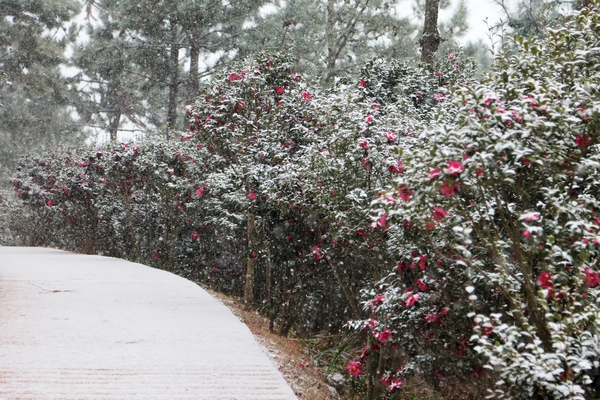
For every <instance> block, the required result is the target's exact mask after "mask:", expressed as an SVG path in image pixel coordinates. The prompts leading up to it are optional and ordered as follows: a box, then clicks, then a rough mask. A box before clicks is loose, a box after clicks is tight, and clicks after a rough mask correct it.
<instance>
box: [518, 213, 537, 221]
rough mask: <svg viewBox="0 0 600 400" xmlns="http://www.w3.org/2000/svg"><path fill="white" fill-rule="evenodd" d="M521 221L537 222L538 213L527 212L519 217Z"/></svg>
mask: <svg viewBox="0 0 600 400" xmlns="http://www.w3.org/2000/svg"><path fill="white" fill-rule="evenodd" d="M521 219H522V220H524V221H527V222H531V221H538V220H539V219H540V213H539V212H529V213H525V214H523V215H521Z"/></svg>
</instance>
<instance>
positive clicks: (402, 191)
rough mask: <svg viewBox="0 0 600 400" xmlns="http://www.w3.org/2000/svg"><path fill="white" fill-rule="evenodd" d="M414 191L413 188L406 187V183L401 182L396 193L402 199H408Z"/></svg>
mask: <svg viewBox="0 0 600 400" xmlns="http://www.w3.org/2000/svg"><path fill="white" fill-rule="evenodd" d="M414 193H415V191H414V190H412V189H411V188H409V187H408V185H407V184H402V185H400V187H399V188H398V195H399V196H400V198H401V199H402V200H404V201H410V199H411V197H412V195H413V194H414Z"/></svg>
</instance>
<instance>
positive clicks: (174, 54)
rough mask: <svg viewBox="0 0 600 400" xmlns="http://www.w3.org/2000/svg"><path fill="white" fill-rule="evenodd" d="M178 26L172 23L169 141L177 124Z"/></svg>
mask: <svg viewBox="0 0 600 400" xmlns="http://www.w3.org/2000/svg"><path fill="white" fill-rule="evenodd" d="M177 39H178V38H177V24H176V23H175V21H171V54H170V57H169V58H170V59H169V64H170V65H169V68H170V69H171V71H170V73H171V81H170V82H169V107H168V110H167V135H166V137H167V139H169V137H170V136H171V132H173V131H174V130H175V124H176V123H177V95H178V92H179V47H180V45H179V41H178V40H177Z"/></svg>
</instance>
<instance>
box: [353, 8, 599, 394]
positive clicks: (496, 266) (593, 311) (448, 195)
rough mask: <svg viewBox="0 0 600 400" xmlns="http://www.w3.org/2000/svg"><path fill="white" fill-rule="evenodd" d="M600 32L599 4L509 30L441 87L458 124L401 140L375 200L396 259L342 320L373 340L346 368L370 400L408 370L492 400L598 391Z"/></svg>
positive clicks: (393, 387) (391, 390) (396, 388)
mask: <svg viewBox="0 0 600 400" xmlns="http://www.w3.org/2000/svg"><path fill="white" fill-rule="evenodd" d="M592 7H596V6H595V5H593V6H592ZM599 36H600V18H599V16H598V12H597V9H596V8H594V9H593V10H590V9H586V10H584V11H582V12H580V13H577V14H575V15H573V16H571V17H569V18H568V20H567V22H566V24H565V25H564V26H560V27H555V28H548V30H547V34H546V37H545V38H543V39H540V40H536V39H528V40H526V39H523V38H520V37H515V38H514V40H513V41H512V42H511V44H510V46H507V52H506V53H504V54H500V55H499V56H498V58H497V59H496V61H495V65H494V67H493V71H492V72H491V73H490V74H489V76H488V77H487V78H485V79H484V80H483V81H482V82H481V83H477V84H475V83H470V84H468V85H463V86H462V87H457V88H455V90H453V91H452V93H450V94H449V96H451V97H452V103H453V107H456V113H455V116H454V118H453V120H452V121H450V122H445V123H433V124H432V125H431V126H430V128H429V129H425V130H421V131H419V132H416V133H415V135H414V136H415V138H414V140H412V141H407V142H405V143H404V144H403V145H402V146H400V147H399V148H398V151H399V155H398V159H399V161H400V162H402V164H403V170H402V173H401V174H398V175H397V176H396V177H395V183H394V185H393V186H391V187H389V188H388V189H387V190H385V191H384V192H383V193H382V196H381V197H380V198H379V199H378V201H377V203H376V204H377V205H376V207H377V208H378V209H379V213H378V217H377V218H378V219H379V220H385V221H386V223H387V224H388V225H389V226H388V228H387V230H386V232H387V235H388V251H390V252H393V253H394V254H396V255H397V257H398V263H397V266H396V267H395V268H394V270H393V272H392V273H390V274H389V275H388V276H387V277H385V278H384V279H382V280H381V281H380V282H379V283H378V284H377V285H375V286H374V288H373V289H371V290H367V291H365V292H364V295H365V296H366V299H365V303H364V305H365V310H366V311H368V312H369V314H370V318H368V319H364V320H362V321H356V322H352V323H350V325H351V326H352V327H354V328H355V329H357V330H358V331H359V332H363V333H366V334H367V338H368V339H367V342H366V347H365V350H364V352H363V354H362V356H361V357H360V358H359V359H355V360H353V361H351V362H350V364H349V365H348V371H349V373H350V374H351V375H353V376H355V377H357V378H356V382H357V384H358V383H359V382H363V384H364V385H365V386H366V387H367V388H368V389H367V390H369V392H370V393H371V394H372V393H375V392H376V391H377V387H375V389H373V386H375V385H376V384H374V383H373V381H372V380H373V378H376V379H377V380H378V383H377V384H379V385H383V386H384V387H385V389H384V390H383V391H382V392H381V397H382V398H395V397H397V396H400V395H401V392H402V389H401V387H402V385H403V381H404V380H405V379H406V377H409V376H411V375H415V374H421V375H423V376H425V377H427V378H428V379H430V380H431V381H432V382H433V383H434V384H436V385H438V387H440V386H441V385H443V384H444V383H447V382H449V380H448V379H447V378H450V377H451V378H453V380H454V381H455V382H456V381H458V382H460V381H462V382H464V383H465V387H467V386H471V387H473V388H477V387H480V388H482V389H487V392H488V395H489V396H490V397H497V398H504V397H507V398H523V399H532V398H539V399H542V398H543V399H547V398H554V399H584V398H597V397H598V395H599V394H600V393H599V389H598V388H599V387H600V376H599V373H600V336H599V328H600V319H599V318H600V308H599V306H600V305H599V302H600V276H599V271H600V267H599V262H600V261H599V260H600V251H599V250H600V233H599V231H600V218H599V217H600V203H599V201H600V197H599V192H598V187H599V186H598V185H599V183H600V182H599V176H600V175H599V172H600V171H599V167H600V163H599V161H600V155H599V152H598V150H599V149H598V146H599V142H600V92H599V89H600V86H599V83H600V74H599V73H598V71H600V52H599V50H598V49H599V48H600V40H599ZM479 393H480V394H478V395H477V396H482V394H481V392H479ZM472 395H473V394H472Z"/></svg>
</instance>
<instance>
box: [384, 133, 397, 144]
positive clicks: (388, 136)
mask: <svg viewBox="0 0 600 400" xmlns="http://www.w3.org/2000/svg"><path fill="white" fill-rule="evenodd" d="M385 138H386V139H387V140H389V141H390V142H394V141H395V140H396V139H398V136H396V135H394V132H392V131H387V132H386V133H385Z"/></svg>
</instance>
